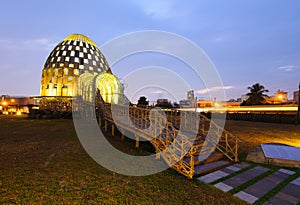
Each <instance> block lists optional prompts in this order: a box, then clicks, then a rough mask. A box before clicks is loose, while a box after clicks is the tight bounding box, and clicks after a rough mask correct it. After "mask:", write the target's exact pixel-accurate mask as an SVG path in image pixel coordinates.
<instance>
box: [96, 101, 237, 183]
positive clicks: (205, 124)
mask: <svg viewBox="0 0 300 205" xmlns="http://www.w3.org/2000/svg"><path fill="white" fill-rule="evenodd" d="M100 104H102V105H101V110H102V114H103V117H104V119H105V120H107V121H109V122H111V123H113V124H116V125H117V126H120V127H122V128H123V129H127V130H131V131H134V132H135V133H136V134H137V135H139V137H143V138H145V139H147V140H149V141H150V142H151V143H152V144H153V146H154V147H155V149H156V151H157V153H159V156H162V158H163V159H164V160H165V161H166V162H167V163H168V164H169V165H172V166H173V168H174V169H175V170H177V171H178V172H179V173H181V174H183V175H185V176H187V177H188V178H192V177H193V175H194V165H195V159H194V156H195V155H197V154H199V148H200V147H201V146H203V145H202V144H197V143H195V144H194V142H195V141H196V140H197V139H198V138H199V136H200V138H201V137H205V136H207V134H208V132H209V130H210V128H211V127H214V129H212V130H213V132H214V133H213V134H216V135H218V136H219V135H221V137H220V139H219V140H218V142H212V141H211V142H208V143H216V149H217V150H218V151H219V152H221V153H223V154H224V155H225V156H226V157H227V158H228V159H230V160H231V161H235V162H236V161H238V143H239V142H240V140H239V139H238V138H237V137H235V136H234V135H232V134H231V133H230V132H228V131H227V130H225V129H222V128H221V127H219V126H218V125H217V124H216V123H215V122H213V121H212V120H210V119H208V118H207V117H206V116H204V115H203V114H199V113H192V112H183V113H181V115H180V116H179V115H178V113H177V112H176V111H175V112H173V111H171V112H170V113H169V114H168V115H164V114H162V113H160V112H155V113H154V115H155V116H154V117H155V120H154V119H151V117H153V116H151V109H149V108H141V107H132V106H129V107H128V106H123V105H111V104H104V103H100ZM112 111H113V114H114V115H117V116H113V114H112ZM152 114H153V113H152ZM114 118H115V119H114ZM124 119H126V120H125V121H124ZM188 133H192V135H189V136H188V135H186V134H188ZM200 154H201V152H200ZM186 156H189V157H190V160H189V161H188V162H186V161H185V160H184V158H185V157H186Z"/></svg>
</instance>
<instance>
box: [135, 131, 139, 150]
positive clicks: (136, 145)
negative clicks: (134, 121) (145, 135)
mask: <svg viewBox="0 0 300 205" xmlns="http://www.w3.org/2000/svg"><path fill="white" fill-rule="evenodd" d="M139 146H140V141H139V136H138V135H137V134H135V147H136V148H139Z"/></svg>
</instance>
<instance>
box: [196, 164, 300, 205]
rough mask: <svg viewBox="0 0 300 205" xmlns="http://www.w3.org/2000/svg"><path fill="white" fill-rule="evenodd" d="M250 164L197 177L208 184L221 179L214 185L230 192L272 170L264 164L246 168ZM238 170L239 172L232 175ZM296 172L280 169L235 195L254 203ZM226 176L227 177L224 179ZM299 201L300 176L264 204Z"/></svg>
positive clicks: (286, 204) (277, 204)
mask: <svg viewBox="0 0 300 205" xmlns="http://www.w3.org/2000/svg"><path fill="white" fill-rule="evenodd" d="M249 166H250V164H248V163H239V164H234V165H231V166H228V167H225V168H222V169H220V170H217V171H215V172H212V173H210V174H207V175H204V176H201V177H199V178H197V179H198V180H200V181H202V182H204V183H207V184H209V183H213V182H215V181H217V180H221V182H219V183H216V184H214V186H215V187H216V188H218V189H220V190H222V191H224V192H228V191H230V190H232V189H234V188H238V187H240V186H242V185H243V184H245V183H247V182H249V181H251V180H252V179H254V178H256V177H258V176H261V175H262V174H264V173H266V172H268V171H269V170H270V169H268V168H265V167H262V166H255V167H253V168H250V169H247V170H244V169H246V168H247V167H249ZM236 172H239V173H237V174H236V175H234V176H232V177H230V176H231V175H232V174H234V173H236ZM294 174H295V172H293V171H290V170H287V169H279V170H277V171H275V172H273V173H272V174H269V175H267V176H265V177H263V178H261V179H257V182H255V183H254V184H252V185H250V186H248V187H246V188H245V189H244V190H242V191H239V192H238V193H235V194H234V196H236V197H238V198H240V199H241V200H244V201H246V202H247V203H249V204H253V203H255V202H256V201H257V200H259V199H260V198H261V197H263V196H265V195H266V194H267V193H269V192H270V191H271V190H273V189H274V188H275V187H277V186H278V185H279V184H280V183H282V182H284V181H285V180H287V179H288V178H289V177H291V176H293V175H294ZM225 177H226V179H224V180H222V179H223V178H225ZM228 177H229V178H228ZM299 202H300V177H298V178H297V179H295V180H294V181H292V182H290V183H289V184H287V185H286V186H285V187H283V188H282V189H281V190H280V191H279V192H278V193H277V194H275V195H274V196H273V197H272V198H271V199H270V200H269V201H267V202H265V203H264V205H293V204H295V205H296V204H297V203H299Z"/></svg>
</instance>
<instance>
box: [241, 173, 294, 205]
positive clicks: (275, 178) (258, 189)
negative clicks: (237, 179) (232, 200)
mask: <svg viewBox="0 0 300 205" xmlns="http://www.w3.org/2000/svg"><path fill="white" fill-rule="evenodd" d="M294 173H295V172H292V171H289V170H285V169H280V170H277V171H276V172H274V173H273V174H271V175H269V176H267V177H264V178H263V179H261V180H259V181H258V182H256V183H255V184H253V185H251V186H249V187H248V188H246V189H245V190H243V191H242V192H244V193H247V194H249V195H251V196H254V197H256V198H257V199H259V198H261V197H263V196H264V195H265V194H267V193H268V192H270V191H271V190H272V189H274V188H275V187H276V186H277V185H278V184H280V183H281V182H283V181H284V180H285V179H287V178H288V177H289V176H290V175H292V174H294ZM237 197H238V198H240V197H239V195H237ZM241 199H242V200H244V199H243V198H241ZM247 202H248V201H247Z"/></svg>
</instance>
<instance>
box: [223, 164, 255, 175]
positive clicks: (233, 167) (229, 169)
mask: <svg viewBox="0 0 300 205" xmlns="http://www.w3.org/2000/svg"><path fill="white" fill-rule="evenodd" d="M249 166H250V164H248V163H245V162H242V163H236V164H234V165H231V166H228V167H225V168H224V169H222V171H225V172H227V173H234V172H238V171H240V170H242V169H245V168H246V167H249Z"/></svg>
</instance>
